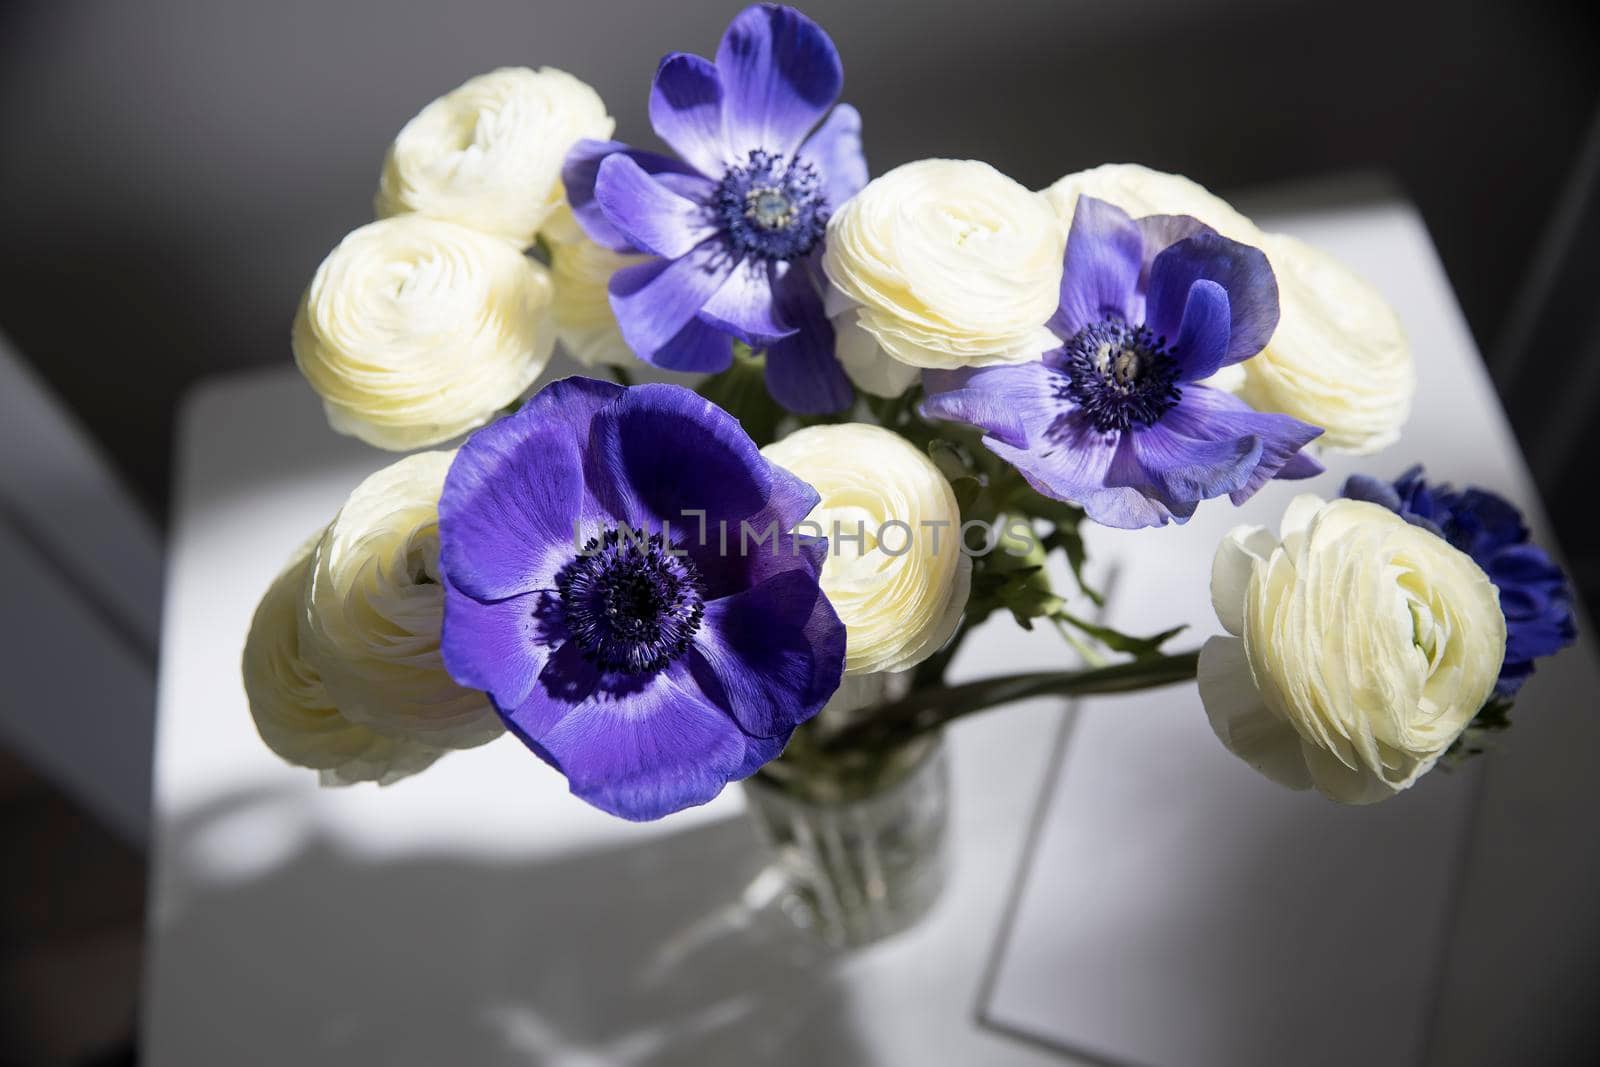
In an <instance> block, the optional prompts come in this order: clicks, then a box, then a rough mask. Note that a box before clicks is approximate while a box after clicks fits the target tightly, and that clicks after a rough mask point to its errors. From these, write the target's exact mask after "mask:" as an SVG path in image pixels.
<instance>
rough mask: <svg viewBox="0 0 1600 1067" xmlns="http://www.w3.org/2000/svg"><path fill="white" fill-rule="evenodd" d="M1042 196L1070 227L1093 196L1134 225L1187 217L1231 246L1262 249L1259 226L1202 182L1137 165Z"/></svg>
mask: <svg viewBox="0 0 1600 1067" xmlns="http://www.w3.org/2000/svg"><path fill="white" fill-rule="evenodd" d="M1044 195H1045V197H1046V199H1048V200H1049V201H1050V204H1051V206H1052V207H1054V208H1055V210H1056V215H1057V216H1058V217H1059V218H1060V219H1061V222H1062V224H1063V225H1066V226H1070V225H1071V224H1072V215H1073V212H1074V211H1076V210H1077V208H1078V197H1080V196H1092V197H1094V198H1095V199H1096V200H1104V201H1105V202H1106V203H1108V204H1113V205H1115V206H1117V207H1119V208H1121V209H1122V210H1123V211H1126V212H1127V213H1128V214H1129V215H1132V216H1133V217H1134V218H1136V219H1137V218H1142V217H1144V216H1146V215H1188V216H1190V217H1192V218H1197V219H1199V220H1200V221H1201V222H1203V223H1205V224H1206V225H1207V226H1210V227H1211V228H1212V229H1213V230H1216V231H1217V232H1218V233H1220V234H1222V236H1224V237H1226V238H1229V239H1230V240H1234V241H1238V242H1239V243H1240V244H1247V245H1253V246H1255V247H1258V248H1259V247H1260V245H1261V230H1260V229H1259V228H1258V227H1257V226H1256V224H1255V223H1253V222H1251V221H1250V220H1249V219H1247V218H1245V217H1244V216H1243V215H1241V214H1240V213H1239V212H1238V211H1236V210H1234V207H1233V205H1231V204H1229V203H1228V202H1227V201H1226V200H1224V199H1222V198H1221V197H1220V196H1217V195H1216V194H1215V193H1212V192H1211V191H1210V190H1209V189H1207V188H1206V187H1205V186H1203V185H1201V184H1200V183H1199V182H1196V181H1191V180H1190V179H1188V178H1185V177H1184V176H1183V175H1181V174H1167V173H1165V172H1163V171H1159V170H1151V169H1150V168H1149V167H1141V166H1140V165H1139V164H1137V163H1106V164H1103V165H1101V166H1098V167H1093V168H1091V169H1089V170H1080V171H1078V172H1076V173H1074V174H1068V175H1067V176H1066V177H1064V178H1062V179H1060V180H1059V181H1057V182H1056V183H1055V184H1054V185H1052V186H1050V188H1048V189H1046V190H1045V191H1044Z"/></svg>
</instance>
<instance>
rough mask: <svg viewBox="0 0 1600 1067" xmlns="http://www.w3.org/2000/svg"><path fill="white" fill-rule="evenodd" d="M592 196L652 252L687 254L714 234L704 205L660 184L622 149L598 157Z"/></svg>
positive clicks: (620, 226) (673, 255)
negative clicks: (598, 163)
mask: <svg viewBox="0 0 1600 1067" xmlns="http://www.w3.org/2000/svg"><path fill="white" fill-rule="evenodd" d="M594 195H595V199H596V200H597V201H598V202H599V204H600V208H601V210H602V211H604V212H605V215H606V218H608V219H610V220H611V223H612V224H613V225H615V226H616V227H617V229H618V230H620V231H621V232H622V233H623V235H624V236H626V237H627V239H628V242H629V243H630V244H632V245H634V246H636V247H637V248H639V249H640V250H642V251H645V252H649V253H651V254H653V255H657V256H666V257H667V258H669V259H676V258H677V257H679V256H684V255H688V254H689V252H690V251H692V250H693V249H694V247H695V246H696V245H698V244H700V243H701V242H702V241H704V240H705V239H706V238H708V237H710V236H711V235H712V234H714V233H715V232H716V227H715V226H714V225H713V223H712V220H711V214H710V212H709V211H708V210H707V208H706V206H705V205H704V204H699V203H696V202H695V201H693V200H690V199H688V198H687V197H683V196H679V195H678V194H677V193H675V192H673V191H672V190H670V189H668V188H667V187H666V186H664V185H662V184H660V183H659V182H657V181H656V180H655V179H653V178H651V177H650V175H648V174H646V173H645V171H644V169H643V168H642V167H640V166H639V164H638V163H636V162H634V161H633V160H632V159H631V158H629V157H628V156H627V155H626V154H624V153H622V152H617V153H615V154H613V155H610V156H607V157H606V158H605V159H604V160H602V161H601V163H600V170H599V173H598V174H597V176H596V178H595V186H594Z"/></svg>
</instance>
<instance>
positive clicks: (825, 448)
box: [762, 424, 971, 675]
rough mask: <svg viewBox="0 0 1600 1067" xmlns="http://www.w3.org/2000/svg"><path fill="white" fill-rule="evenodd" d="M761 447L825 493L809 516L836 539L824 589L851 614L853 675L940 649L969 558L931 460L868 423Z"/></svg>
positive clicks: (962, 600) (950, 496)
mask: <svg viewBox="0 0 1600 1067" xmlns="http://www.w3.org/2000/svg"><path fill="white" fill-rule="evenodd" d="M762 454H763V455H764V456H766V458H768V459H769V460H771V461H772V462H774V463H777V464H780V465H781V466H783V467H785V468H787V469H788V470H790V471H792V472H793V473H794V474H796V475H797V476H799V477H800V478H802V479H804V480H805V481H806V482H807V483H809V484H810V485H812V486H814V487H815V488H816V491H817V492H818V493H819V494H821V501H820V502H819V504H818V505H817V507H816V509H815V510H814V511H813V512H812V513H811V515H810V516H809V518H808V521H809V522H811V523H814V524H816V527H817V528H818V529H820V532H821V533H822V535H823V536H826V537H827V538H828V539H829V543H828V554H827V557H826V560H825V561H824V563H823V566H822V590H823V592H824V593H825V594H826V595H827V597H828V601H829V602H830V603H831V604H832V605H833V608H834V610H835V611H837V612H838V615H839V618H840V619H842V620H843V621H844V625H845V629H846V633H847V635H848V638H847V639H848V651H847V654H846V658H845V670H846V673H848V674H851V675H855V674H864V673H872V672H875V671H886V670H887V671H898V670H904V669H906V668H908V667H912V666H915V665H916V664H917V663H919V662H921V661H922V660H924V659H926V658H927V657H928V656H931V655H932V654H933V653H934V652H935V651H937V650H938V648H939V646H940V645H942V644H943V643H944V641H946V640H947V639H948V638H949V636H950V633H951V632H952V630H953V629H954V625H955V621H956V620H958V618H959V615H960V611H961V608H962V607H963V606H964V605H965V604H966V600H967V593H968V589H969V587H970V581H971V560H970V559H969V558H968V557H967V556H966V555H964V554H963V553H962V552H961V551H960V546H959V544H958V542H957V539H956V538H957V535H958V534H959V531H960V524H961V513H960V508H959V506H958V505H957V503H956V499H955V493H954V491H953V490H952V489H951V488H950V483H949V482H947V481H946V480H945V478H944V475H943V474H941V473H940V472H939V468H938V467H936V466H935V465H934V464H933V461H932V460H930V459H929V458H928V457H927V456H926V455H924V454H923V453H922V452H921V451H919V450H918V449H916V448H914V447H913V446H912V445H911V444H910V443H908V442H907V441H906V440H905V439H904V438H903V437H901V436H899V435H898V434H896V433H894V432H892V431H890V430H886V429H883V428H881V427H877V426H865V425H860V424H845V425H824V426H813V427H809V428H807V429H802V430H798V431H796V432H795V433H792V434H790V435H789V436H788V437H785V438H784V439H783V440H781V441H779V442H777V443H776V444H773V445H769V446H767V448H765V449H764V450H763V452H762ZM804 528H805V527H802V529H804ZM812 532H815V531H812Z"/></svg>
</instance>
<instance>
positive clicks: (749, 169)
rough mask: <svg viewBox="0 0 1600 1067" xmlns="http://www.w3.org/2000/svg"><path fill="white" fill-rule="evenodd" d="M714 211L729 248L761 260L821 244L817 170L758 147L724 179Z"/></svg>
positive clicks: (823, 212)
mask: <svg viewBox="0 0 1600 1067" xmlns="http://www.w3.org/2000/svg"><path fill="white" fill-rule="evenodd" d="M716 211H717V215H718V218H719V220H720V221H721V223H722V227H723V229H724V230H725V231H727V234H728V237H729V238H730V239H731V240H732V241H733V243H734V245H736V246H737V247H738V248H739V249H740V250H741V251H743V252H745V253H746V254H749V255H753V256H758V257H760V258H762V259H780V260H788V259H796V258H798V257H800V256H803V255H805V254H806V253H807V252H810V251H811V250H812V249H813V248H815V247H816V245H817V242H818V241H820V240H822V234H823V230H824V229H825V228H826V227H827V223H828V204H827V200H826V198H825V197H824V196H823V195H822V181H821V179H820V178H818V177H817V171H816V168H815V167H813V166H812V165H811V164H810V163H807V162H806V161H805V160H802V159H789V158H788V157H786V156H784V155H781V154H777V153H772V152H766V151H763V150H762V149H759V148H758V149H756V150H755V151H753V152H751V153H750V158H749V159H748V160H746V161H745V162H744V163H743V164H741V165H739V166H736V167H733V168H730V169H729V171H728V173H727V174H725V175H723V177H722V181H721V182H720V183H719V184H718V185H717V195H716Z"/></svg>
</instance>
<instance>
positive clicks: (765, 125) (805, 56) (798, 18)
mask: <svg viewBox="0 0 1600 1067" xmlns="http://www.w3.org/2000/svg"><path fill="white" fill-rule="evenodd" d="M717 71H718V73H719V74H720V75H721V77H722V85H723V90H724V95H723V105H722V106H723V124H724V129H725V130H726V134H727V139H728V145H729V147H730V148H731V149H732V150H733V154H734V155H735V156H736V157H738V158H743V157H745V156H746V155H748V154H749V153H750V152H751V151H753V150H755V149H758V148H759V149H765V150H766V151H769V152H779V153H782V154H783V155H785V156H790V157H793V156H794V154H795V150H796V149H798V148H799V147H800V144H801V142H802V141H803V140H804V139H805V136H806V134H807V133H809V132H810V131H811V129H812V128H813V127H814V126H816V124H817V123H818V122H819V121H821V119H822V116H823V115H824V114H826V113H827V111H828V108H830V107H832V106H833V102H834V101H835V100H837V99H838V98H839V89H840V87H841V86H843V85H844V67H843V65H842V64H841V63H840V62H839V52H838V50H837V49H836V48H834V46H833V41H831V40H830V39H829V38H828V35H827V34H826V33H824V32H823V30H822V27H820V26H818V25H817V24H816V23H815V22H813V21H811V20H810V19H809V18H807V17H806V16H805V15H803V14H801V13H800V12H799V11H796V10H795V9H794V8H792V7H779V6H777V5H773V4H757V5H753V6H751V7H747V8H745V9H744V10H743V11H741V12H740V13H739V14H738V15H737V16H735V17H734V20H733V22H732V23H730V24H729V26H728V29H727V31H726V32H725V33H724V34H723V35H722V43H721V45H720V46H719V47H718V48H717Z"/></svg>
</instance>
